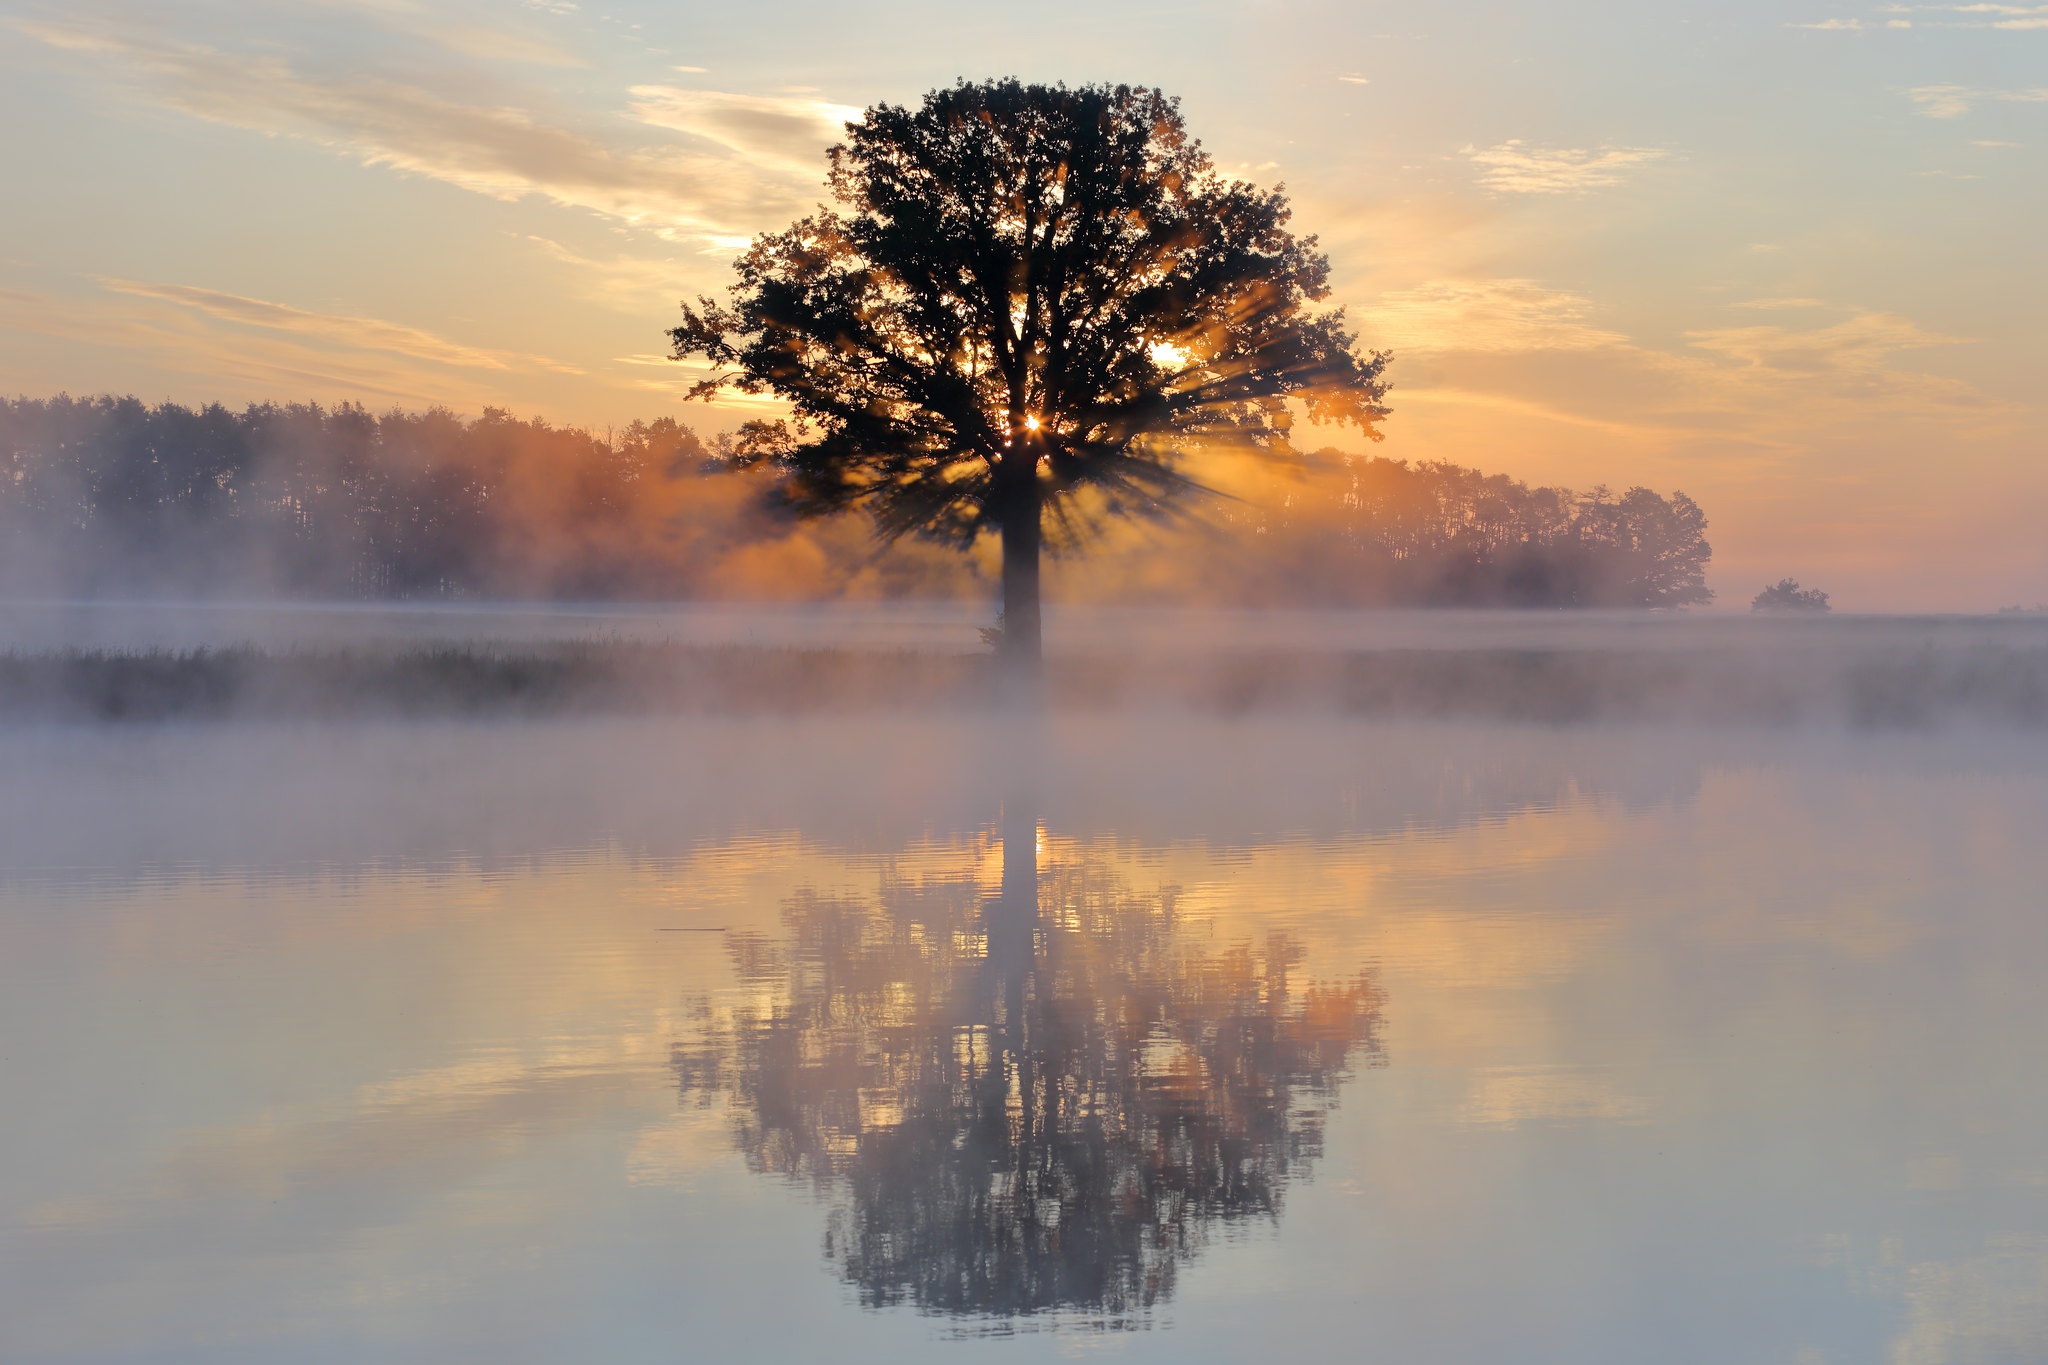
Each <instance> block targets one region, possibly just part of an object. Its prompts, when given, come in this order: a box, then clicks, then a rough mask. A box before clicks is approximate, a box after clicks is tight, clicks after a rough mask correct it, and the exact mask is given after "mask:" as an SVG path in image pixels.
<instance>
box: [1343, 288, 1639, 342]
mask: <svg viewBox="0 0 2048 1365" xmlns="http://www.w3.org/2000/svg"><path fill="white" fill-rule="evenodd" d="M1591 311H1592V305H1591V304H1590V303H1589V302H1588V301H1587V300H1586V299H1584V298H1582V297H1580V296H1579V295H1577V294H1567V293H1565V292H1563V291H1562V290H1556V289H1545V288H1544V287H1543V286H1542V285H1540V284H1538V283H1537V282H1536V281H1534V280H1438V281H1433V282H1431V283H1429V284H1426V285H1423V286H1422V287H1420V288H1417V289H1396V290H1392V291H1390V292H1388V293H1385V294H1382V295H1381V296H1380V299H1379V302H1378V303H1376V304H1374V305H1373V306H1372V307H1371V308H1369V309H1366V310H1364V318H1365V320H1366V326H1367V329H1368V333H1369V334H1370V335H1371V336H1372V338H1373V342H1374V344H1375V345H1381V346H1387V347H1390V348H1391V349H1393V350H1394V351H1396V352H1397V353H1405V352H1410V351H1543V350H1550V351H1556V350H1565V351H1588V350H1597V349H1600V348H1602V347H1608V346H1618V345H1623V344H1625V343H1626V341H1627V338H1626V337H1624V336H1622V335H1621V334H1620V333H1619V332H1609V331H1603V330H1601V329H1600V328H1597V327H1592V326H1589V325H1587V323H1586V322H1585V318H1586V315H1587V314H1588V313H1589V312H1591Z"/></svg>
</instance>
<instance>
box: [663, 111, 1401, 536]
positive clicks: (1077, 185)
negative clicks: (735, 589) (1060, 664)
mask: <svg viewBox="0 0 2048 1365" xmlns="http://www.w3.org/2000/svg"><path fill="white" fill-rule="evenodd" d="M829 184H830V187H831V190H832V193H833V195H834V196H835V197H836V199H837V200H838V202H839V204H840V205H841V207H840V208H821V209H820V210H819V211H818V212H817V213H816V214H814V215H812V216H811V217H808V218H805V219H803V220H802V221H800V222H798V223H796V224H794V225H792V226H791V227H790V228H788V229H787V230H785V231H782V232H777V233H771V234H768V235H766V236H763V237H761V238H759V239H758V240H757V241H756V242H755V243H754V244H753V247H752V249H751V250H749V251H748V252H747V253H746V254H745V255H744V256H743V257H742V258H741V259H740V261H739V263H738V273H739V281H738V283H737V285H736V286H735V287H734V289H733V291H732V294H731V297H730V298H729V299H728V300H726V301H723V302H720V301H717V300H713V299H710V298H705V299H702V300H700V301H699V303H698V305H697V306H696V307H694V308H691V307H686V308H685V310H684V321H683V323H682V325H681V326H679V327H676V328H675V329H674V330H673V331H672V332H671V333H670V337H671V340H672V341H673V343H674V354H675V355H676V356H677V358H679V359H696V360H699V361H708V362H709V363H710V364H711V365H712V366H713V367H714V373H713V374H712V376H711V377H710V378H707V379H706V380H704V381H703V382H702V383H701V384H699V385H698V386H697V388H696V390H695V392H696V394H697V395H698V396H700V397H710V396H712V395H714V394H716V393H717V392H719V391H720V390H721V389H723V388H726V387H732V388H736V389H739V390H741V391H743V392H747V393H753V394H770V395H773V396H775V397H776V398H779V399H781V400H783V401H784V402H786V403H787V404H789V406H790V407H791V409H793V414H794V420H793V421H791V422H777V423H756V424H753V425H752V426H751V427H750V428H749V429H748V431H747V432H746V433H745V443H744V449H745V451H746V453H747V454H748V456H749V457H751V458H755V459H763V460H772V461H773V462H774V463H775V464H776V466H777V467H778V468H779V469H780V470H781V471H782V473H783V474H784V475H785V480H786V481H785V485H784V487H785V492H786V495H787V496H788V498H789V499H790V500H791V501H792V503H793V504H794V505H796V506H798V507H799V508H802V509H804V510H807V511H819V512H822V511H837V510H840V509H843V508H847V507H850V506H855V505H864V506H866V507H868V508H869V509H870V510H872V512H873V513H874V516H875V520H876V524H877V526H878V527H879V529H880V531H881V532H882V534H883V535H885V536H888V537H895V536H901V535H904V534H912V533H914V534H918V535H923V536H928V537H932V538H936V539H939V540H942V541H946V542H950V543H955V544H961V543H967V542H971V541H973V540H974V539H975V538H976V537H977V536H979V535H980V534H982V533H983V532H984V531H987V530H989V529H991V528H993V527H997V526H1000V525H1003V524H1005V521H1006V519H1007V520H1008V521H1010V522H1015V521H1017V520H1019V519H1028V520H1029V521H1030V523H1031V524H1032V525H1033V526H1034V527H1035V526H1036V525H1037V524H1038V519H1039V517H1040V512H1041V507H1043V509H1044V510H1045V511H1046V512H1047V513H1049V514H1050V517H1049V523H1048V524H1049V529H1050V530H1052V531H1053V532H1055V533H1056V534H1055V541H1054V543H1058V542H1059V541H1060V540H1071V539H1073V538H1074V537H1075V535H1076V534H1077V533H1078V532H1079V531H1081V530H1082V529H1085V527H1086V526H1087V525H1088V524H1089V523H1090V521H1091V520H1092V519H1093V514H1094V513H1097V512H1101V511H1109V512H1119V513H1127V514H1140V515H1153V514H1157V513H1160V512H1162V511H1164V510H1166V509H1167V508H1168V507H1170V506H1171V505H1172V504H1173V500H1174V497H1175V495H1177V494H1181V493H1185V492H1187V491H1188V490H1189V489H1190V487H1191V486H1192V485H1191V484H1190V482H1189V480H1188V479H1187V477H1186V475H1185V473H1184V471H1183V469H1182V468H1181V465H1182V463H1183V459H1184V457H1185V456H1186V455H1187V454H1188V453H1189V452H1190V451H1191V450H1192V449H1194V448H1196V447H1198V446H1201V445H1205V444H1230V445H1237V446H1249V447H1252V448H1256V449H1262V450H1273V451H1282V450H1285V449H1286V448H1287V441H1288V435H1289V430H1290V427H1291V424H1292V411H1291V408H1290V405H1291V404H1292V405H1299V406H1300V407H1301V408H1303V409H1304V410H1305V411H1306V412H1307V413H1308V414H1309V416H1310V417H1312V418H1314V419H1316V420H1319V421H1333V422H1350V423H1354V424H1356V425H1358V426H1360V427H1362V428H1365V429H1366V430H1367V431H1371V430H1372V426H1373V424H1374V423H1375V422H1376V421H1378V420H1379V419H1380V418H1381V417H1382V416H1384V415H1385V409H1384V408H1383V407H1382V406H1381V400H1382V398H1383V396H1384V392H1385V386H1384V384H1383V382H1382V378H1381V374H1382V371H1383V369H1384V367H1385V364H1386V357H1385V356H1383V355H1379V354H1377V353H1373V354H1361V353H1359V352H1358V351H1357V350H1356V349H1355V348H1354V344H1353V338H1352V337H1351V335H1350V334H1349V333H1348V332H1347V331H1345V329H1344V327H1343V320H1342V316H1341V314H1340V313H1339V312H1336V311H1318V310H1316V309H1315V308H1313V307H1312V305H1314V304H1315V303H1317V302H1319V301H1320V300H1322V299H1324V298H1325V297H1326V296H1327V294H1328V283H1327V277H1328V263H1327V261H1326V260H1325V259H1324V258H1323V256H1322V255H1321V254H1319V253H1318V252H1317V251H1316V249H1315V241H1314V239H1313V238H1308V239H1297V238H1296V237H1294V236H1293V235H1292V234H1291V233H1290V232H1289V231H1288V230H1287V222H1288V215H1289V210H1288V207H1287V204H1286V201H1285V199H1284V198H1283V197H1282V196H1281V195H1280V194H1279V193H1278V192H1275V191H1265V190H1260V189H1257V188H1254V187H1253V186H1251V185H1248V184H1244V183H1242V182H1238V181H1233V180H1229V179H1226V178H1225V177H1223V176H1221V175H1219V174H1218V173H1217V172H1216V170H1215V168H1214V166H1213V164H1212V163H1211V161H1210V159H1209V157H1208V156H1207V154H1206V153H1205V152H1204V151H1203V150H1202V148H1201V145H1200V144H1199V143H1198V142H1196V141H1195V140H1194V139H1192V138H1191V137H1189V136H1188V134H1187V131H1186V129H1185V127H1184V125H1183V123H1182V120H1181V115H1180V110H1179V107H1178V104H1177V103H1176V102H1175V101H1174V100H1172V99H1170V98H1168V97H1166V96H1164V95H1162V94H1160V93H1158V92H1157V91H1153V90H1147V89H1141V88H1133V87H1129V86H1114V87H1111V86H1087V87H1082V88H1079V89H1069V88H1067V87H1065V86H1050V87H1049V86H1038V85H1024V84H1021V83H1019V82H1017V81H989V82H985V83H981V84H968V83H964V82H963V83H962V84H960V85H957V86H954V87H953V88H951V89H947V90H940V91H935V92H933V93H932V94H931V95H929V96H927V97H926V99H925V100H924V102H923V104H922V105H921V106H920V107H918V108H916V109H909V108H898V107H894V106H890V105H886V104H884V105H878V106H877V107H875V108H873V109H870V110H869V111H867V113H866V115H865V116H864V117H863V118H862V119H861V120H860V121H859V122H858V123H853V124H849V125H848V136H847V141H846V142H845V144H843V145H842V146H839V147H837V148H835V149H833V151H832V152H831V154H830V175H829ZM1089 492H1093V493H1095V494H1097V495H1099V496H1097V497H1095V498H1094V499H1092V500H1087V499H1084V498H1082V497H1081V496H1079V495H1082V494H1084V493H1089ZM1032 553H1033V555H1034V557H1035V553H1036V546H1035V545H1034V546H1033V547H1032Z"/></svg>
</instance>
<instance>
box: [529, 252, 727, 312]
mask: <svg viewBox="0 0 2048 1365" xmlns="http://www.w3.org/2000/svg"><path fill="white" fill-rule="evenodd" d="M526 240H527V241H529V242H531V243H532V244H533V245H534V246H536V247H538V248H539V249H540V250H541V251H543V252H545V253H546V254H547V255H548V256H549V257H551V258H553V259H554V260H556V261H559V262H561V263H562V264H563V265H566V266H568V267H570V268H571V269H572V270H573V271H575V273H576V277H577V280H578V282H579V284H580V288H579V289H578V291H577V292H578V293H579V294H581V296H582V297H583V298H585V299H587V300H589V301H590V302H592V303H597V304H602V305H603V306H605V307H607V308H611V309H615V310H617V311H618V312H621V313H628V314H632V315H633V316H635V317H647V316H649V314H650V310H652V312H653V314H654V315H656V316H658V315H659V314H660V311H661V310H662V309H665V308H673V307H675V305H676V303H677V301H678V300H680V299H681V298H683V297H684V296H685V295H686V294H687V293H688V292H689V290H688V289H687V288H686V285H685V282H686V280H687V279H688V276H687V275H686V274H685V272H684V271H683V270H682V269H681V268H679V267H678V266H677V265H676V264H675V263H674V262H673V261H667V260H658V259H649V258H647V257H645V256H633V255H611V256H589V255H585V254H584V253H582V252H579V251H575V250H573V249H571V248H569V247H567V246H564V245H562V243H560V242H557V241H554V240H553V239H551V238H548V237H536V236H532V235H531V234H529V235H528V236H527V238H526Z"/></svg>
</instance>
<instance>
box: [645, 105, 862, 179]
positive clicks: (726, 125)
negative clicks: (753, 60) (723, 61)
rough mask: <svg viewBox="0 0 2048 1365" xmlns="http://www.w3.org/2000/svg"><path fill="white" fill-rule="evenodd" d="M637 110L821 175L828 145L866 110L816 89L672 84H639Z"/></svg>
mask: <svg viewBox="0 0 2048 1365" xmlns="http://www.w3.org/2000/svg"><path fill="white" fill-rule="evenodd" d="M629 93H631V95H632V96H633V105H632V109H633V115H634V117H636V118H638V119H639V120H640V121H641V122H643V123H645V124H648V125H649V126H651V127H655V128H666V129H668V130H670V131H671V132H678V133H687V134H689V135H690V136H691V137H699V138H703V139H704V140H705V141H707V142H711V143H715V144H717V145H718V146H720V147H723V148H725V149H726V150H728V151H731V152H737V153H739V154H740V155H742V156H745V157H748V158H750V159H751V160H753V161H754V162H755V163H757V164H761V165H773V166H779V167H782V168H783V169H785V170H787V171H789V172H790V173H792V174H795V175H808V176H811V177H813V178H816V177H817V176H818V175H819V173H820V172H821V171H822V169H823V167H824V164H825V149H826V148H827V147H830V146H831V145H832V144H834V143H836V142H841V141H844V140H845V137H846V125H847V124H848V123H849V122H850V121H852V120H854V119H857V118H859V117H860V114H861V111H860V110H858V109H856V108H854V107H853V106H852V105H847V104H833V103H830V102H829V101H826V100H821V99H817V98H815V97H813V96H811V95H807V94H805V95H784V96H767V95H734V94H728V93H726V92H724V91H719V90H680V89H677V88H676V87H674V86H669V85H636V86H634V87H633V88H632V90H631V91H630V92H629Z"/></svg>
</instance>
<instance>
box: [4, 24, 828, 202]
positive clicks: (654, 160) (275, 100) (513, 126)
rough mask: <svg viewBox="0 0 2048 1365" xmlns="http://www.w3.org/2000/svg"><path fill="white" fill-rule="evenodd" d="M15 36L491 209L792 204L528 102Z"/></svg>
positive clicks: (68, 33)
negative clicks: (108, 64)
mask: <svg viewBox="0 0 2048 1365" xmlns="http://www.w3.org/2000/svg"><path fill="white" fill-rule="evenodd" d="M20 27H21V28H22V30H23V31H25V32H28V33H30V34H31V35H33V36H35V37H37V38H39V39H41V40H42V41H43V42H45V43H48V44H50V45H51V46H53V47H57V48H61V49H63V50H66V51H69V52H74V53H80V54H84V55H87V56H91V57H97V58H101V59H105V60H110V61H114V62H117V63H120V64H121V65H123V66H125V67H126V68H128V69H129V70H130V71H132V72H134V73H136V74H138V75H140V76H141V77H143V78H144V79H145V80H146V81H147V82H148V83H149V85H150V86H152V87H153V88H154V90H155V92H156V93H157V96H158V98H160V99H161V100H162V101H163V102H164V103H165V104H167V105H169V106H170V107H172V108H174V109H178V110H181V111H182V112H184V113H187V114H191V115H193V116H194V117H196V118H202V119H206V120H208V121H211V122H214V123H222V124H227V125H230V126H233V127H237V128H246V129H250V130H252V131H256V132H261V133H265V134H272V135H274V134H277V133H280V132H283V133H289V134H292V135H294V136H299V137H304V138H307V139H309V140H311V141H315V142H319V143H321V144H323V145H325V146H329V147H334V148H337V149H340V150H343V151H346V152H348V153H349V154H351V155H354V156H356V157H358V158H359V159H360V160H361V161H362V162H363V164H365V165H370V166H388V167H391V168H393V169H396V170H401V171H408V172H411V173H413V174H417V175H423V176H428V177H430V178H432V179H436V180H441V181H445V182H447V183H448V184H451V185H456V186H459V187H460V188H463V189H466V190H471V191H474V192H476V193H479V194H486V195H490V196H492V197H494V198H499V199H519V198H523V197H525V196H528V195H538V196H540V197H543V198H546V199H549V200H552V201H554V202H555V203H557V204H561V205H564V206H567V207H571V208H581V209H588V210H591V211H593V212H596V213H600V214H604V215H606V216H608V217H612V218H618V219H622V220H624V221H626V222H630V223H636V224H644V225H648V226H651V227H654V228H656V229H657V230H661V231H665V232H674V233H678V234H682V235H705V234H718V235H722V236H727V237H730V236H733V235H735V234H744V233H745V232H747V231H750V230H751V229H752V228H753V227H754V226H755V225H756V224H758V223H759V222H760V221H761V220H762V219H763V218H766V217H773V216H779V215H780V214H781V213H783V212H784V211H786V210H790V209H792V208H794V207H796V206H797V205H798V204H799V203H800V201H801V196H800V195H798V194H796V193H795V192H794V191H795V189H796V188H797V187H796V186H793V185H789V184H786V183H785V181H786V176H785V175H784V174H783V172H782V168H781V167H779V166H778V167H774V168H771V169H769V170H768V171H767V172H766V173H764V169H763V167H761V166H759V165H756V164H755V163H754V162H753V161H751V160H749V159H748V158H745V157H739V156H733V155H725V154H711V153H697V152H685V151H682V150H679V149H676V148H673V147H655V148H649V147H642V146H635V145H630V144H626V143H623V142H618V141H615V140H609V139H607V138H604V137H600V136H596V135H593V134H590V133H586V132H580V131H577V130H574V129H572V128H569V127H566V126H562V125H561V124H560V123H559V122H556V121H552V120H550V119H548V118H544V117H540V116H537V115H536V114H534V113H533V112H531V111H530V109H529V107H528V106H529V105H531V104H533V103H534V102H535V101H534V99H533V98H532V92H524V94H525V95H526V98H524V99H522V100H520V101H518V102H512V101H506V102H498V103H464V102H461V101H458V100H454V99H451V98H449V97H447V96H446V95H443V94H441V93H439V92H438V91H437V90H435V89H431V88H429V87H428V86H426V85H424V84H420V83H417V82H416V81H412V80H398V79H392V78H388V77H384V76H378V75H373V74H365V73H345V74H326V73H324V72H322V71H319V70H316V69H314V68H312V67H311V66H310V65H298V64H294V63H293V62H292V61H291V60H289V59H287V58H286V57H283V56H280V55H278V54H277V53H276V52H274V51H262V52H230V51H225V50H222V49H219V48H213V47H207V46H203V45H200V44H196V43H191V42H186V41H183V40H182V39H179V38H175V37H172V36H170V35H168V34H166V33H162V32H151V31H150V30H148V29H146V28H142V27H140V26H137V25H124V26H123V27H122V28H121V29H119V30H118V31H116V30H110V29H108V28H104V27H93V26H88V25H85V24H67V23H51V22H43V23H26V24H23V25H21V26H20ZM734 136H735V137H737V136H738V135H737V134H734ZM721 145H723V144H721ZM820 164H821V165H822V162H821V163H820Z"/></svg>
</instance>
